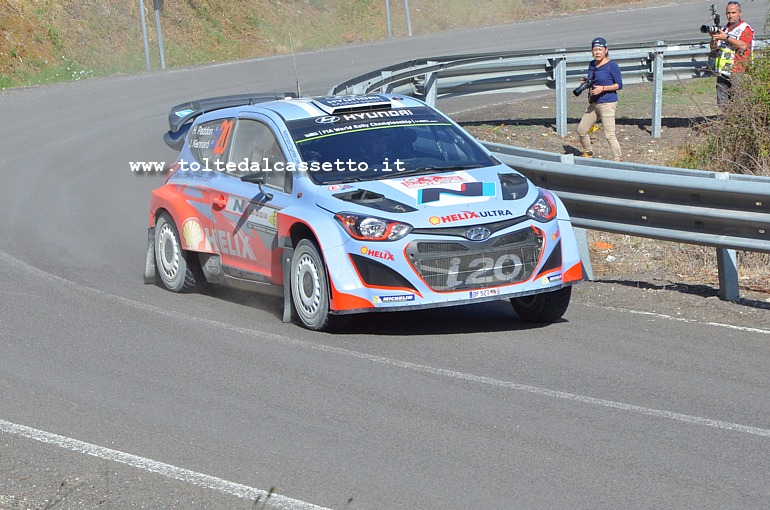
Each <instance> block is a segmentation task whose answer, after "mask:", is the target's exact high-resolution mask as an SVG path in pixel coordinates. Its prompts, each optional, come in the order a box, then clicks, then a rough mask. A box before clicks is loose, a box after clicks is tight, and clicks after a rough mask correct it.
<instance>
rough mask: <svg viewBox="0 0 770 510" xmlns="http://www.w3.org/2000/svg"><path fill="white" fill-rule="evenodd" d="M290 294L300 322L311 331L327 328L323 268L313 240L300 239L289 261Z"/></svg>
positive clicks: (327, 299)
mask: <svg viewBox="0 0 770 510" xmlns="http://www.w3.org/2000/svg"><path fill="white" fill-rule="evenodd" d="M291 297H292V300H293V301H294V308H295V309H296V310H297V315H298V316H299V318H300V320H301V321H302V324H304V325H305V327H306V328H308V329H312V330H314V331H324V330H327V329H329V327H330V317H329V286H328V284H327V280H326V268H325V267H324V264H323V260H322V259H321V255H320V254H319V253H318V248H317V247H316V245H315V243H313V242H311V241H309V240H307V239H303V240H302V241H300V242H299V244H297V247H296V248H295V249H294V256H293V257H292V260H291Z"/></svg>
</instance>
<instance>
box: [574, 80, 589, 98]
mask: <svg viewBox="0 0 770 510" xmlns="http://www.w3.org/2000/svg"><path fill="white" fill-rule="evenodd" d="M593 86H594V82H593V80H592V79H591V78H586V79H585V81H583V83H581V84H580V85H578V86H577V87H575V90H573V91H572V93H573V94H575V97H577V96H579V95H580V94H582V93H583V91H584V90H586V89H590V88H591V87H593Z"/></svg>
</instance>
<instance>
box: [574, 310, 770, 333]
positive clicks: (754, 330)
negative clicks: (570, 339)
mask: <svg viewBox="0 0 770 510" xmlns="http://www.w3.org/2000/svg"><path fill="white" fill-rule="evenodd" d="M584 306H593V307H597V308H603V309H605V310H613V311H616V312H623V313H633V314H636V315H649V316H651V317H657V318H659V319H668V320H672V321H679V322H689V323H692V324H706V325H708V326H716V327H719V328H727V329H735V330H738V331H745V332H747V333H759V334H760V335H770V331H768V330H766V329H759V328H749V327H747V326H735V325H733V324H722V323H721V322H712V321H707V322H702V321H698V320H694V319H685V318H684V317H674V316H672V315H666V314H664V313H657V312H642V311H639V310H627V309H625V308H616V307H614V306H600V305H584Z"/></svg>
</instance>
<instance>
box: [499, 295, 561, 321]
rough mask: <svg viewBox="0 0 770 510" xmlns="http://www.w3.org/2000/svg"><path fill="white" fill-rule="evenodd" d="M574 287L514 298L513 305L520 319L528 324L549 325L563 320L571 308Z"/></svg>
mask: <svg viewBox="0 0 770 510" xmlns="http://www.w3.org/2000/svg"><path fill="white" fill-rule="evenodd" d="M571 296H572V286H567V287H562V288H561V289H559V290H554V291H552V292H545V293H543V294H533V295H531V296H524V297H520V298H512V299H511V304H512V305H513V309H514V310H515V311H516V314H517V315H518V316H519V318H520V319H521V320H523V321H526V322H538V323H548V322H556V321H558V320H559V319H561V318H562V316H563V315H564V313H565V312H566V311H567V307H569V301H570V297H571Z"/></svg>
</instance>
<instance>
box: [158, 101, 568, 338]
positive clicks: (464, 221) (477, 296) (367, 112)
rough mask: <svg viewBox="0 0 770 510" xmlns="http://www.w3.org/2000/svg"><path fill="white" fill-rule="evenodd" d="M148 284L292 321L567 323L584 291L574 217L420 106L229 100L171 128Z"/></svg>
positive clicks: (188, 110) (182, 116) (174, 118)
mask: <svg viewBox="0 0 770 510" xmlns="http://www.w3.org/2000/svg"><path fill="white" fill-rule="evenodd" d="M169 125H170V130H169V131H168V132H167V133H166V135H165V140H166V143H167V144H168V145H169V146H171V147H172V148H174V149H175V150H179V151H180V153H179V156H178V158H177V161H176V162H175V163H174V164H173V165H172V167H171V169H170V172H169V177H168V178H167V180H166V182H165V184H164V185H163V186H161V187H160V188H158V189H156V190H154V191H153V192H152V197H151V200H150V214H149V235H148V250H147V263H146V268H145V278H146V280H147V281H148V282H150V281H158V280H159V281H160V283H161V284H162V285H163V286H164V287H165V288H167V289H168V290H171V291H174V292H180V291H186V290H192V289H195V288H198V287H199V286H201V285H202V284H221V285H228V286H234V287H239V288H243V289H250V290H255V291H262V292H268V293H272V294H275V295H279V296H281V295H282V296H283V298H284V321H290V320H292V318H297V317H298V318H299V320H300V321H301V323H302V324H303V325H304V326H305V327H307V328H309V329H312V330H328V329H331V328H333V327H334V326H335V325H339V322H341V319H344V318H345V317H346V316H349V315H350V314H355V313H364V312H385V311H396V310H417V309H421V308H429V307H439V306H450V305H463V304H470V303H479V302H483V301H491V300H502V299H506V300H510V301H511V303H512V305H513V308H514V310H515V311H516V313H517V315H518V316H519V318H521V319H522V320H524V321H529V322H554V321H557V320H559V319H560V318H561V317H562V316H563V314H564V313H565V311H566V310H567V307H568V305H569V301H570V294H571V285H572V284H573V283H575V282H577V281H579V280H581V279H582V266H581V262H580V256H579V254H578V247H577V242H576V239H575V235H574V232H573V229H572V225H571V223H570V219H569V216H568V214H567V211H566V209H565V208H564V205H563V204H562V203H561V201H560V200H559V199H558V197H556V196H555V195H553V194H552V193H550V192H548V191H547V190H544V189H540V188H538V187H537V186H534V185H533V184H532V183H531V182H529V181H528V180H527V179H526V178H525V177H524V176H522V175H521V174H519V173H518V172H516V171H515V170H513V169H511V168H510V167H508V166H506V165H504V164H502V163H501V162H500V161H499V160H497V159H496V158H495V157H494V155H492V154H491V153H490V152H489V151H487V150H486V148H485V147H484V146H483V145H481V144H480V143H479V142H477V141H476V140H474V139H473V138H472V137H471V136H470V135H469V134H468V133H467V132H465V131H464V130H463V129H462V128H461V127H460V126H458V125H457V124H456V123H455V122H453V121H452V120H450V119H449V118H447V117H446V116H444V115H443V114H442V113H440V112H439V111H437V110H436V109H434V108H432V107H430V106H428V105H426V104H425V103H423V102H421V101H419V100H418V99H415V98H411V97H407V96H396V95H389V94H382V95H367V96H343V97H326V98H307V97H282V98H278V99H276V98H275V97H265V96H262V95H243V96H227V97H220V98H210V99H205V100H199V101H192V102H189V103H184V104H182V105H179V106H177V107H174V108H173V109H172V111H171V113H170V114H169Z"/></svg>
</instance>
